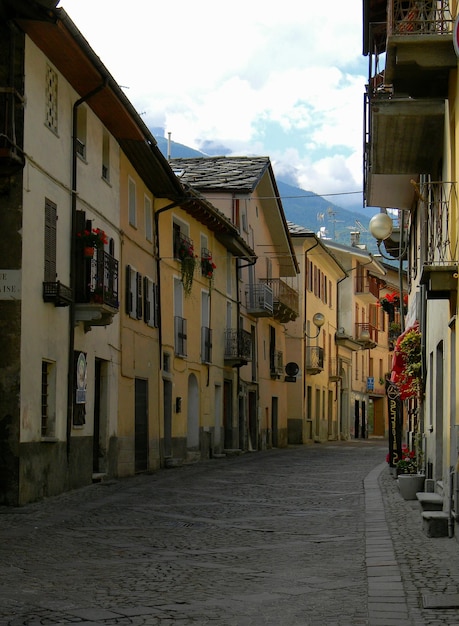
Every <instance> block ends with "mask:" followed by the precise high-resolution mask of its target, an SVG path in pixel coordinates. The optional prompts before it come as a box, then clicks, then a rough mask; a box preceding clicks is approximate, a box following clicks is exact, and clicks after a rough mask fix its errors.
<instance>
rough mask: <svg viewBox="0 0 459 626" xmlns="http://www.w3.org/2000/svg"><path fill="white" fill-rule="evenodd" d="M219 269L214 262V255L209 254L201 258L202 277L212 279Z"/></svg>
mask: <svg viewBox="0 0 459 626" xmlns="http://www.w3.org/2000/svg"><path fill="white" fill-rule="evenodd" d="M215 269H217V266H216V265H215V263H214V262H213V261H212V255H211V254H207V255H203V256H202V257H201V272H202V275H203V276H205V277H206V278H209V279H211V278H212V277H213V275H214V270H215Z"/></svg>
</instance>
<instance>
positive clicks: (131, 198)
mask: <svg viewBox="0 0 459 626" xmlns="http://www.w3.org/2000/svg"><path fill="white" fill-rule="evenodd" d="M128 210H129V224H131V226H137V202H136V186H135V182H134V181H133V180H132V178H130V179H129V183H128Z"/></svg>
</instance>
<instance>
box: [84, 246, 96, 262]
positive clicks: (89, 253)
mask: <svg viewBox="0 0 459 626" xmlns="http://www.w3.org/2000/svg"><path fill="white" fill-rule="evenodd" d="M83 253H84V256H85V258H86V259H92V258H93V256H94V248H93V247H91V246H85V248H84V252H83Z"/></svg>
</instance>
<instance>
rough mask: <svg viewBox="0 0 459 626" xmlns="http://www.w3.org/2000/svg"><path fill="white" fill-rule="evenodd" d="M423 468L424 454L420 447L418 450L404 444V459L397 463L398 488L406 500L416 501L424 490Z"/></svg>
mask: <svg viewBox="0 0 459 626" xmlns="http://www.w3.org/2000/svg"><path fill="white" fill-rule="evenodd" d="M421 466H422V453H421V449H420V446H419V445H418V446H416V450H410V448H409V447H408V446H407V445H406V444H404V445H403V446H402V458H401V459H400V460H399V461H397V463H396V466H395V467H396V471H397V476H398V487H399V490H400V494H401V496H402V498H403V499H404V500H416V494H417V493H418V492H419V491H423V490H424V481H425V475H424V474H423V473H422V472H421V471H420V468H421Z"/></svg>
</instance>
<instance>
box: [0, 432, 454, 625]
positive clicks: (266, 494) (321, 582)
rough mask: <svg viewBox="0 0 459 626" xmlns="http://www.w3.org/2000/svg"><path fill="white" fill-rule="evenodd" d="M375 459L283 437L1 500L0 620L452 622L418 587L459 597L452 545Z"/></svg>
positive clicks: (382, 450)
mask: <svg viewBox="0 0 459 626" xmlns="http://www.w3.org/2000/svg"><path fill="white" fill-rule="evenodd" d="M385 454H386V444H385V443H384V442H378V441H361V442H360V441H359V442H357V441H353V442H342V443H341V442H340V443H338V442H337V443H330V444H327V445H310V446H303V447H291V448H289V449H283V450H270V451H267V452H261V453H250V454H245V455H242V456H237V457H230V458H225V459H218V460H217V459H216V460H212V461H208V462H204V463H200V464H195V465H188V466H184V467H179V468H174V469H170V470H163V471H160V472H157V473H154V474H151V475H139V476H136V477H134V478H128V479H124V480H119V481H107V482H106V483H100V484H96V485H92V486H90V487H87V488H84V489H80V490H78V491H74V492H71V493H67V494H63V495H62V496H59V497H56V498H50V499H48V500H46V501H43V502H38V503H35V504H32V505H28V506H26V507H23V508H19V509H8V508H2V509H0V539H1V543H0V554H1V561H0V568H1V570H0V571H1V580H2V584H1V588H0V624H2V625H11V626H19V625H23V624H26V625H28V626H37V625H38V624H43V625H45V624H53V625H56V624H58V625H63V624H80V625H86V626H89V625H91V626H95V625H97V624H104V625H109V624H120V625H124V624H132V625H134V626H141V625H148V626H167V625H169V624H174V625H189V624H198V625H200V624H202V625H205V624H218V625H228V626H230V625H231V626H267V625H272V626H274V625H276V626H300V625H301V626H305V625H311V626H312V625H313V626H324V625H327V626H353V625H356V626H357V625H364V624H366V625H371V626H378V625H379V624H384V626H390V624H396V623H399V624H400V623H405V624H406V623H408V624H412V625H413V626H421V625H422V626H423V625H424V624H425V625H426V626H434V625H437V624H448V625H453V624H459V611H458V610H457V609H455V610H454V609H453V610H451V609H449V610H445V609H443V610H435V611H432V610H427V609H423V608H422V594H423V593H424V592H426V591H429V592H444V591H445V590H447V591H450V592H457V589H458V580H459V546H458V544H457V543H456V541H455V540H454V539H448V538H445V539H427V538H426V537H425V535H423V533H422V531H421V523H420V514H419V511H418V509H417V503H409V502H405V501H403V500H402V499H401V497H400V495H399V494H398V491H397V488H396V481H394V480H393V479H392V478H391V477H390V476H389V473H388V471H387V470H386V468H385V467H383V466H382V465H381V464H384V459H385ZM371 472H372V474H370V473H371ZM369 474H370V475H372V476H373V475H374V476H375V481H376V478H377V477H378V476H379V475H380V474H381V476H380V485H381V488H382V494H383V500H384V507H385V508H386V514H387V517H388V528H389V531H390V534H391V536H392V540H393V547H394V552H395V554H396V557H397V567H395V570H397V568H398V569H399V570H400V572H401V576H402V579H403V585H402V583H401V582H399V581H397V576H396V575H395V576H393V577H392V578H391V580H390V581H389V583H390V585H395V587H396V591H397V594H395V595H396V596H397V602H399V604H398V605H393V611H392V613H384V612H383V614H382V616H378V615H377V614H375V612H374V611H375V607H377V605H376V604H373V609H371V606H370V610H369V592H368V589H369V582H368V577H369V569H370V568H369V567H368V564H369V560H368V550H369V547H368V546H369V543H368V541H367V542H366V541H365V538H366V536H368V526H369V524H371V520H370V519H369V518H368V515H367V512H366V509H365V506H366V503H367V506H368V501H369V500H368V493H367V494H366V490H367V488H368V486H371V485H370V482H368V480H365V479H366V477H367V476H368V475H369ZM374 484H375V485H376V482H375V483H374ZM376 495H377V496H378V497H379V498H381V492H380V491H379V488H378V491H377V494H376ZM378 532H379V531H378ZM445 558H448V562H447V563H445V561H444V559H445ZM379 569H380V568H379ZM393 570H394V568H392V571H393ZM426 571H427V574H426ZM380 574H381V572H380V571H379V572H378V574H377V575H380ZM370 575H371V574H370ZM378 580H379V579H378ZM381 580H383V583H382V586H383V587H384V584H386V582H387V581H386V582H385V581H384V579H381ZM374 582H375V580H373V583H374ZM376 584H377V585H379V583H378V581H377V580H376ZM390 585H389V587H388V589H390ZM379 586H380V585H379ZM371 588H372V587H371V585H370V590H371ZM390 596H391V593H390V591H389V593H388V597H389V600H388V602H389V607H390V602H391V600H390ZM373 600H374V598H373ZM400 603H402V604H400ZM405 603H406V605H405ZM370 604H371V596H370ZM385 606H386V607H387V599H386V602H385ZM400 606H402V608H403V606H406V607H407V611H408V613H407V616H406V619H403V620H402V621H401V620H400V619H398V621H392V620H393V619H395V620H397V617H396V616H395V615H394V613H395V612H396V610H397V607H400ZM376 610H377V609H376ZM386 610H387V609H386ZM380 620H383V621H380Z"/></svg>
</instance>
